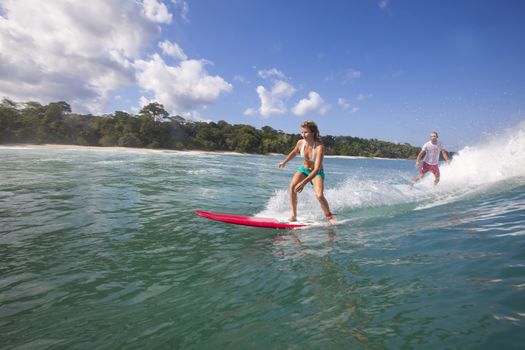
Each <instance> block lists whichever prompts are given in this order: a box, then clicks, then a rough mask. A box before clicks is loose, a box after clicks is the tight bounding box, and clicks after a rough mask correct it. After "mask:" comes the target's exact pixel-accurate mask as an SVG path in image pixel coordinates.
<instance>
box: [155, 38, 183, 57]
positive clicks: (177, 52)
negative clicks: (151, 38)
mask: <svg viewBox="0 0 525 350" xmlns="http://www.w3.org/2000/svg"><path fill="white" fill-rule="evenodd" d="M159 47H160V48H161V49H162V52H163V53H164V54H165V55H168V56H171V57H173V58H175V59H177V60H186V59H188V56H186V54H185V53H184V51H183V50H182V49H181V48H180V46H179V45H178V44H177V43H172V42H171V41H169V40H164V41H162V42H160V43H159Z"/></svg>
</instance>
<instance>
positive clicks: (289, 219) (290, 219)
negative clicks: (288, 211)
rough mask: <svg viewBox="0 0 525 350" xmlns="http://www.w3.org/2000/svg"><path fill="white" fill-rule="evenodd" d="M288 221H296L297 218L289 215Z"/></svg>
mask: <svg viewBox="0 0 525 350" xmlns="http://www.w3.org/2000/svg"><path fill="white" fill-rule="evenodd" d="M288 221H290V222H293V221H297V216H295V215H290V217H289V218H288Z"/></svg>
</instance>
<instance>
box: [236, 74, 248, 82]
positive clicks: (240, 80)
mask: <svg viewBox="0 0 525 350" xmlns="http://www.w3.org/2000/svg"><path fill="white" fill-rule="evenodd" d="M233 80H235V81H238V82H240V83H243V84H248V83H249V81H248V79H246V78H245V77H244V76H242V75H235V76H234V77H233Z"/></svg>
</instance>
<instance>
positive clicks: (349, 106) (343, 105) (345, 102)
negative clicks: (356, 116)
mask: <svg viewBox="0 0 525 350" xmlns="http://www.w3.org/2000/svg"><path fill="white" fill-rule="evenodd" d="M337 104H338V105H339V107H341V109H342V110H344V111H350V113H355V112H357V111H358V110H359V108H358V107H356V106H352V104H351V103H350V102H348V100H347V99H345V98H342V97H340V98H338V99H337Z"/></svg>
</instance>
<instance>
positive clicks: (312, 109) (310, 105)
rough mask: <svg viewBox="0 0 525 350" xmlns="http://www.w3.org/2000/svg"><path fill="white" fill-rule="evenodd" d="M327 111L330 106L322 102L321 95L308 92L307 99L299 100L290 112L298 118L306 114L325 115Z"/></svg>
mask: <svg viewBox="0 0 525 350" xmlns="http://www.w3.org/2000/svg"><path fill="white" fill-rule="evenodd" d="M329 109H330V106H329V105H328V104H326V103H325V102H324V100H323V98H322V97H321V95H319V94H318V93H317V92H315V91H310V93H309V94H308V98H304V99H302V100H300V101H299V102H298V103H297V104H296V105H295V107H293V109H292V112H293V113H294V114H295V115H299V116H302V115H305V114H308V113H319V114H321V115H325V114H326V112H328V110H329Z"/></svg>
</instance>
